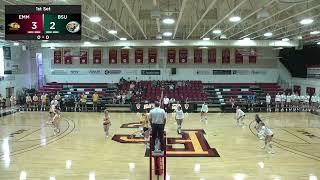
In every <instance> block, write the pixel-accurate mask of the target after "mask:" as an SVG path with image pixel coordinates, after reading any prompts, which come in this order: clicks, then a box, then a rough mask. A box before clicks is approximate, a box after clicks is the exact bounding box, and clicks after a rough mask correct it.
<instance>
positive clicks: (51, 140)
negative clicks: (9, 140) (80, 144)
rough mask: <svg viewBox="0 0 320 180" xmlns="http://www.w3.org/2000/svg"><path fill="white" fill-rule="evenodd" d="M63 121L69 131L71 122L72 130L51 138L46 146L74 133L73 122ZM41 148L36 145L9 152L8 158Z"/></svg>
mask: <svg viewBox="0 0 320 180" xmlns="http://www.w3.org/2000/svg"><path fill="white" fill-rule="evenodd" d="M63 119H65V120H66V122H67V123H68V128H67V130H69V127H70V123H69V121H72V125H73V128H72V129H71V130H70V131H69V132H68V133H66V134H62V133H60V134H59V135H58V136H57V138H52V139H50V140H49V141H48V142H47V143H46V145H49V144H51V143H54V142H56V141H58V140H60V139H62V138H64V137H66V136H67V135H69V134H70V133H72V132H73V131H74V129H75V127H76V124H75V122H74V120H73V119H68V118H63ZM67 130H66V131H67ZM66 131H64V132H66ZM41 147H42V145H41V144H37V145H34V146H30V147H27V148H23V149H21V150H17V151H13V152H10V155H9V156H10V157H11V156H16V155H19V154H23V153H26V152H29V151H32V150H35V149H39V148H41ZM3 156H4V154H1V155H0V157H1V158H3Z"/></svg>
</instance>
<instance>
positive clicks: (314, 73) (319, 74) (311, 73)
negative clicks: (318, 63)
mask: <svg viewBox="0 0 320 180" xmlns="http://www.w3.org/2000/svg"><path fill="white" fill-rule="evenodd" d="M307 77H308V78H316V79H320V67H309V68H307Z"/></svg>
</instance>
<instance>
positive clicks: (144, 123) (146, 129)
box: [140, 112, 150, 148]
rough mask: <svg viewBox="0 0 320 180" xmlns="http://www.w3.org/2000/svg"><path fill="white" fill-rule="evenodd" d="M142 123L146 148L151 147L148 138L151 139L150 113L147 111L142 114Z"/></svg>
mask: <svg viewBox="0 0 320 180" xmlns="http://www.w3.org/2000/svg"><path fill="white" fill-rule="evenodd" d="M140 123H141V124H142V127H143V133H142V135H143V137H144V144H145V147H146V148H149V145H148V139H149V135H150V128H149V125H150V122H149V117H148V114H147V113H146V112H143V113H142V114H141V120H140Z"/></svg>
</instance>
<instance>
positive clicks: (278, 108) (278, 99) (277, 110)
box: [274, 93, 281, 112]
mask: <svg viewBox="0 0 320 180" xmlns="http://www.w3.org/2000/svg"><path fill="white" fill-rule="evenodd" d="M275 102H276V107H275V110H274V111H275V112H279V110H280V102H281V95H280V94H279V93H277V95H276V98H275Z"/></svg>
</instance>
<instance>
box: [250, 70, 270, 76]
mask: <svg viewBox="0 0 320 180" xmlns="http://www.w3.org/2000/svg"><path fill="white" fill-rule="evenodd" d="M251 73H252V74H255V75H259V74H261V75H266V74H267V71H265V70H252V72H251Z"/></svg>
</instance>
